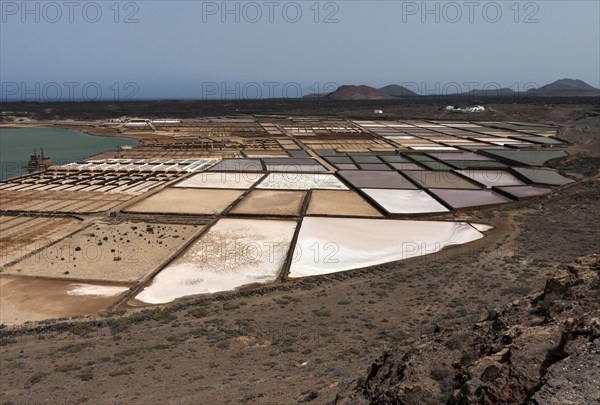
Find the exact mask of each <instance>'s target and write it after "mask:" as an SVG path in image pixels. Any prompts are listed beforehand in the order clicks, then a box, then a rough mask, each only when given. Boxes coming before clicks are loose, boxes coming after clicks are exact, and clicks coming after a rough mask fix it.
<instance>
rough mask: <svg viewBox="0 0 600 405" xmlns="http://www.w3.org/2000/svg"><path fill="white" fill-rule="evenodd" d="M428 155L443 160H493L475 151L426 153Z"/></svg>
mask: <svg viewBox="0 0 600 405" xmlns="http://www.w3.org/2000/svg"><path fill="white" fill-rule="evenodd" d="M428 155H429V156H432V157H434V158H436V159H439V160H443V161H452V160H477V161H483V160H493V159H492V158H490V157H487V156H483V155H480V154H477V153H475V152H454V153H428Z"/></svg>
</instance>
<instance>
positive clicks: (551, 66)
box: [0, 0, 600, 100]
mask: <svg viewBox="0 0 600 405" xmlns="http://www.w3.org/2000/svg"><path fill="white" fill-rule="evenodd" d="M24 4H25V5H26V6H25V7H26V8H27V9H25V7H24V6H23V5H24ZM73 4H74V5H73V6H67V5H65V3H64V2H63V1H57V2H46V1H42V2H36V1H28V2H26V3H23V2H22V1H14V2H13V1H5V0H2V2H1V9H0V12H1V18H2V20H1V28H0V61H1V70H0V75H1V82H2V98H3V99H6V98H7V96H8V97H17V98H19V97H21V96H23V95H24V96H26V97H27V98H28V99H29V100H31V99H33V98H36V97H37V98H38V99H42V100H44V99H53V98H60V99H63V100H64V99H68V98H71V97H74V98H81V97H82V95H83V96H87V97H88V98H90V99H93V98H95V97H96V94H97V91H98V90H101V92H102V97H103V98H114V97H118V98H120V99H126V98H128V97H129V96H131V95H134V96H135V98H206V97H211V98H239V97H246V98H254V97H256V96H257V95H259V94H260V95H261V96H263V97H268V96H270V95H274V96H281V95H282V94H283V95H287V96H294V95H296V94H297V92H298V86H299V88H300V89H301V94H307V93H309V92H312V91H313V90H317V91H321V92H324V91H331V90H333V88H331V87H332V86H335V85H340V84H367V85H371V86H376V87H380V86H383V85H386V84H390V83H398V84H403V83H404V84H407V85H408V87H411V88H413V89H415V90H417V92H420V93H432V92H437V90H438V89H439V90H441V91H444V90H445V91H447V92H453V90H452V89H453V88H456V87H457V86H459V90H463V91H468V90H471V88H470V86H473V84H472V82H476V83H479V85H478V86H476V87H479V88H482V87H484V85H485V84H487V83H498V84H500V85H501V86H504V87H511V88H513V90H520V89H523V88H524V87H528V86H532V84H531V82H533V83H535V84H537V85H540V86H541V85H544V84H547V83H549V82H551V81H554V80H556V79H561V78H565V77H569V78H579V79H582V80H584V81H586V82H588V83H589V84H591V85H593V86H595V87H600V77H599V75H600V74H599V71H600V51H599V49H600V40H599V38H600V26H599V24H600V22H599V20H600V18H599V15H600V6H599V4H600V2H598V1H535V2H524V1H521V2H518V3H517V2H516V1H498V2H488V1H482V2H471V3H469V2H463V1H458V2H435V1H428V2H421V1H419V2H405V1H378V0H374V1H373V0H372V1H332V2H327V1H321V2H316V1H311V0H309V1H297V2H289V1H267V0H266V1H257V2H247V1H244V2H236V1H227V2H222V1H217V2H210V1H209V2H206V1H133V2H119V3H115V2H113V1H97V2H88V1H75V2H74V3H73ZM115 4H116V5H117V7H115ZM469 4H472V5H469ZM425 7H426V8H427V10H425ZM225 8H227V10H225ZM117 10H118V13H117ZM317 10H318V13H317ZM99 12H100V13H101V15H100V14H99ZM299 12H301V15H300V14H299ZM499 12H500V14H499ZM259 13H260V15H259ZM36 20H37V21H36ZM136 20H137V22H136ZM236 20H237V21H236ZM436 20H437V21H436ZM94 21H97V22H94ZM115 21H116V22H115ZM127 21H129V22H127ZM294 21H295V22H294ZM23 83H25V85H23ZM113 83H117V86H116V87H118V88H119V92H118V93H117V89H116V88H115V87H114V85H113ZM436 83H438V84H437V85H436ZM315 84H316V85H315ZM436 86H437V87H436ZM494 86H495V85H494V84H490V85H489V87H494ZM84 88H85V91H84ZM284 90H285V93H282V92H283V91H284ZM59 93H60V94H59Z"/></svg>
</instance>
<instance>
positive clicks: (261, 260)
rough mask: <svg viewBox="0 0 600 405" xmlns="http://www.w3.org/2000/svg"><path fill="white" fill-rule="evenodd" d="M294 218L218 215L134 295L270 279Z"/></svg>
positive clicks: (149, 298)
mask: <svg viewBox="0 0 600 405" xmlns="http://www.w3.org/2000/svg"><path fill="white" fill-rule="evenodd" d="M295 229H296V221H282V220H259V219H237V218H224V219H220V220H219V221H218V222H217V223H216V224H215V225H214V226H213V227H212V228H211V229H209V231H208V232H207V233H206V234H205V235H204V236H202V237H201V238H200V239H199V240H198V241H197V242H196V243H194V244H193V245H192V246H190V247H189V248H188V250H187V251H185V252H184V253H183V254H182V255H181V256H179V257H178V258H177V259H176V260H175V261H173V262H172V263H171V264H170V265H168V266H167V267H166V268H165V269H164V270H162V271H161V272H160V273H158V275H157V276H156V277H155V278H154V280H153V281H152V283H151V284H150V285H149V286H148V287H146V288H145V289H144V290H143V291H142V292H141V293H140V294H139V295H137V296H136V299H137V300H139V301H142V302H145V303H148V304H163V303H167V302H171V301H173V300H175V299H177V298H180V297H185V296H189V295H196V294H212V293H216V292H220V291H232V290H235V289H237V288H240V287H242V286H246V285H251V284H257V283H259V284H265V283H271V282H273V281H275V280H276V279H277V276H278V275H279V273H280V272H281V269H282V267H283V264H284V263H285V259H286V257H287V253H288V250H289V247H290V244H291V241H292V237H293V236H294V231H295Z"/></svg>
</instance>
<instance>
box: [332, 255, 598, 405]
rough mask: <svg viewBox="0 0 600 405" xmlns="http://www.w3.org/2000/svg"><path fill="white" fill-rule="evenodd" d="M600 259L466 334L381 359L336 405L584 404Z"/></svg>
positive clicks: (593, 381)
mask: <svg viewBox="0 0 600 405" xmlns="http://www.w3.org/2000/svg"><path fill="white" fill-rule="evenodd" d="M599 258H600V256H599V255H597V254H594V255H590V256H585V257H582V258H580V259H579V260H578V261H577V262H576V263H573V264H572V265H570V266H568V267H567V269H564V270H560V271H559V272H558V273H557V274H556V275H555V276H554V277H552V278H550V279H549V280H548V281H547V283H546V287H545V289H544V291H543V292H542V293H541V294H538V295H537V296H533V297H529V298H528V299H526V300H524V301H522V302H520V301H516V302H513V303H512V304H511V305H509V306H507V307H505V308H504V309H502V310H498V311H496V313H495V314H494V315H493V316H489V317H488V318H487V319H486V320H484V321H482V322H479V323H477V324H475V325H474V326H473V328H472V329H471V330H467V331H465V330H464V329H463V330H461V329H460V328H455V329H453V330H447V331H440V332H439V333H436V334H434V335H429V336H423V337H422V341H421V343H420V344H415V345H413V346H412V347H413V348H412V349H409V350H406V351H402V350H397V351H393V350H392V351H388V352H385V353H384V354H383V355H382V356H381V357H380V358H379V359H378V360H376V361H375V362H374V363H373V364H372V365H371V367H370V368H369V370H368V373H367V375H366V377H365V378H364V379H363V380H361V381H359V382H358V384H357V386H356V388H355V389H354V390H353V392H352V393H351V394H344V395H340V396H339V397H338V399H337V403H338V404H367V403H370V404H389V403H392V404H418V403H419V404H420V403H447V404H455V405H463V404H465V405H466V404H490V405H491V404H507V405H508V404H515V403H521V404H525V403H527V404H531V405H542V404H548V405H550V404H552V405H554V404H566V403H573V404H575V403H576V404H586V403H598V399H599V398H600V385H599V384H598V381H600V380H599V378H600V361H599V357H600V356H599V354H600V343H599V341H600V266H599Z"/></svg>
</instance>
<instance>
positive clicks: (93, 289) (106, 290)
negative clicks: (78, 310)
mask: <svg viewBox="0 0 600 405" xmlns="http://www.w3.org/2000/svg"><path fill="white" fill-rule="evenodd" d="M67 288H68V290H67V295H78V296H79V295H95V296H100V297H114V296H116V295H119V294H121V293H122V292H125V291H127V290H129V288H128V287H114V286H106V285H92V284H69V286H68V287H67Z"/></svg>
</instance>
